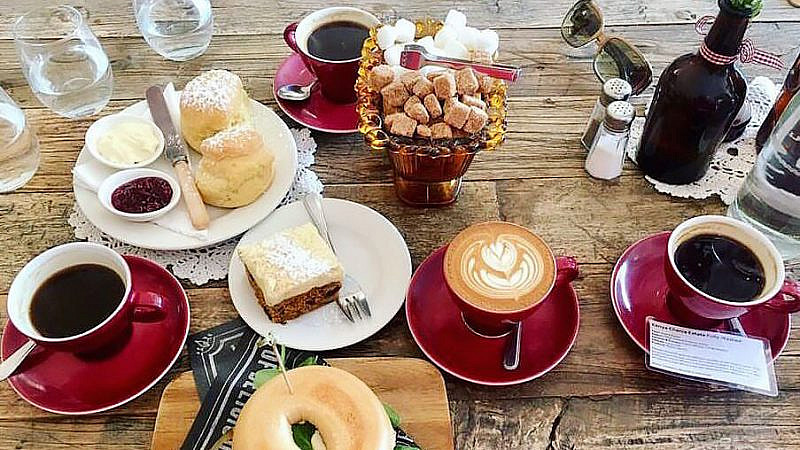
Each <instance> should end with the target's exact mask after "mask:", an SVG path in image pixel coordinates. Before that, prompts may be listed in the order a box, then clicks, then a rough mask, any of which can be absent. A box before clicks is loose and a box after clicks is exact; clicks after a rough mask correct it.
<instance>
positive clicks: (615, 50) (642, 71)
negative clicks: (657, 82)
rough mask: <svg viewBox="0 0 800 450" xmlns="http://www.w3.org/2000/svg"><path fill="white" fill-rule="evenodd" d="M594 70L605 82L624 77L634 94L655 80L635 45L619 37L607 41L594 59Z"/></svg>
mask: <svg viewBox="0 0 800 450" xmlns="http://www.w3.org/2000/svg"><path fill="white" fill-rule="evenodd" d="M594 71H595V74H597V77H598V78H600V80H602V81H603V82H605V81H606V80H608V79H609V78H622V79H623V80H625V81H627V82H628V83H630V85H631V88H632V90H633V94H634V95H636V94H640V93H641V92H642V91H644V90H645V89H647V87H648V86H650V83H651V82H652V81H653V71H652V70H651V69H650V64H648V63H647V60H646V59H644V55H642V54H641V53H640V52H639V51H638V50H636V48H635V47H633V46H632V45H630V44H628V43H627V42H625V41H623V40H622V39H618V38H611V39H609V40H608V42H606V44H605V45H604V46H603V48H601V49H600V53H598V54H597V57H595V59H594Z"/></svg>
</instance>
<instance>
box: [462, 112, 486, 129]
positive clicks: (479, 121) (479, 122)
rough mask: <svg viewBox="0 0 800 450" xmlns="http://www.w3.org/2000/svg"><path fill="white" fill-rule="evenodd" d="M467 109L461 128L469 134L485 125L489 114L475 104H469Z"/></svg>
mask: <svg viewBox="0 0 800 450" xmlns="http://www.w3.org/2000/svg"><path fill="white" fill-rule="evenodd" d="M469 110H470V111H469V117H467V122H466V123H465V124H464V127H463V129H464V131H466V132H467V133H470V134H472V133H477V132H478V131H481V130H482V129H483V127H484V126H485V125H486V122H487V121H488V120H489V115H488V114H486V111H484V110H482V109H481V108H478V107H477V106H470V107H469Z"/></svg>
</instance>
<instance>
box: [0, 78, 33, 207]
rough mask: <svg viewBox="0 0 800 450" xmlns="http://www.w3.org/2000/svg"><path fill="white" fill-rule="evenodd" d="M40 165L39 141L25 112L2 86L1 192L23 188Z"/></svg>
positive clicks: (0, 90) (0, 118)
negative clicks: (29, 124)
mask: <svg viewBox="0 0 800 450" xmlns="http://www.w3.org/2000/svg"><path fill="white" fill-rule="evenodd" d="M38 166H39V142H38V140H37V139H36V134H35V133H34V132H33V130H31V129H30V126H28V121H27V120H26V119H25V113H23V112H22V110H21V109H20V108H19V106H17V104H16V103H14V100H12V99H11V97H9V96H8V94H6V91H4V90H3V89H2V88H0V192H11V191H13V190H15V189H18V188H20V187H22V185H24V184H25V183H27V182H28V180H30V179H31V177H33V174H34V173H36V168H37V167H38Z"/></svg>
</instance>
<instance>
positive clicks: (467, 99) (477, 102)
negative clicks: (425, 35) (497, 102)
mask: <svg viewBox="0 0 800 450" xmlns="http://www.w3.org/2000/svg"><path fill="white" fill-rule="evenodd" d="M461 103H463V104H465V105H467V106H476V107H478V108H480V109H483V110H485V109H486V103H485V102H484V101H483V100H481V99H480V94H476V95H463V96H462V97H461Z"/></svg>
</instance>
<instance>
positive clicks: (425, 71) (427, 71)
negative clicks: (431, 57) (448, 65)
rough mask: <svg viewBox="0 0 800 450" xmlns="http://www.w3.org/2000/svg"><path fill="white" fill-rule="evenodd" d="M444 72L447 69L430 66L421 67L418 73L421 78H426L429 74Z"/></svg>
mask: <svg viewBox="0 0 800 450" xmlns="http://www.w3.org/2000/svg"><path fill="white" fill-rule="evenodd" d="M445 70H447V69H445V68H444V67H439V66H433V65H431V66H425V67H422V68H421V69H419V73H421V74H422V76H424V77H427V76H428V74H431V73H434V72H444V71H445Z"/></svg>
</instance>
